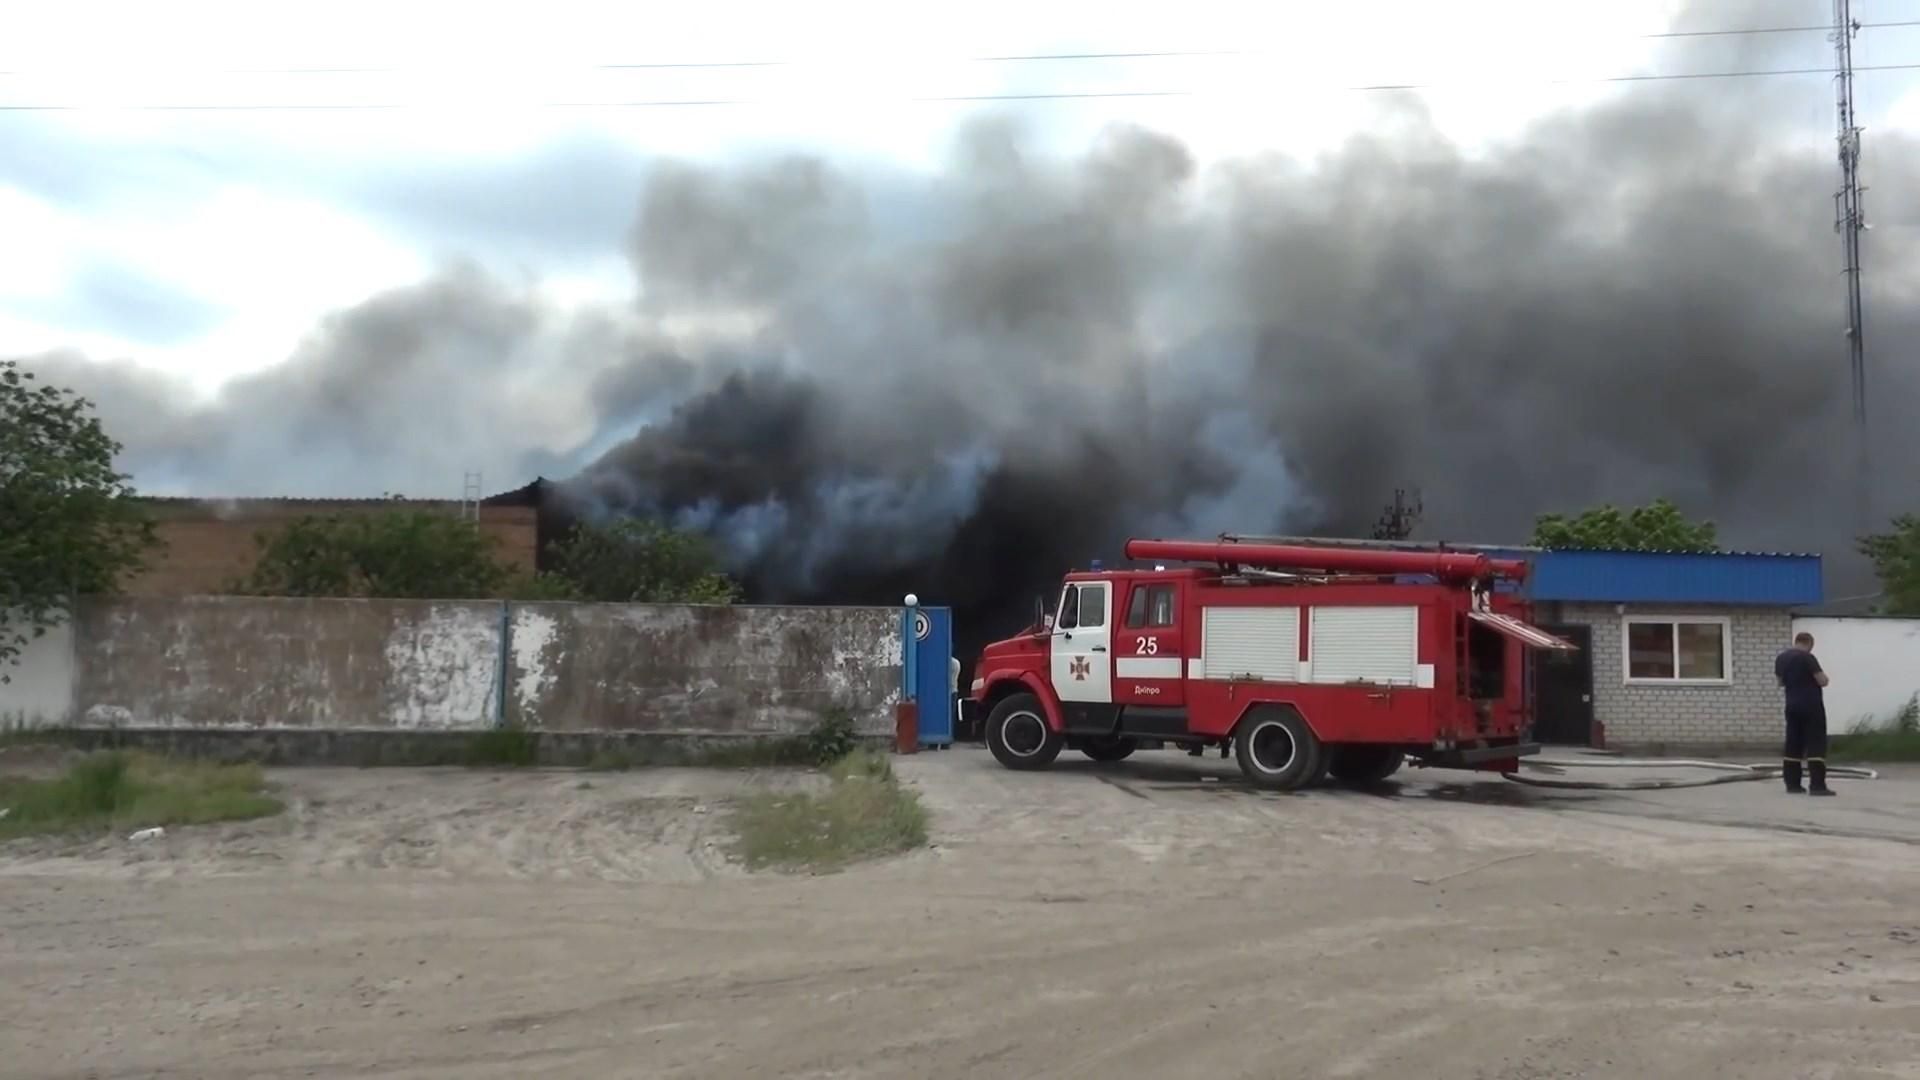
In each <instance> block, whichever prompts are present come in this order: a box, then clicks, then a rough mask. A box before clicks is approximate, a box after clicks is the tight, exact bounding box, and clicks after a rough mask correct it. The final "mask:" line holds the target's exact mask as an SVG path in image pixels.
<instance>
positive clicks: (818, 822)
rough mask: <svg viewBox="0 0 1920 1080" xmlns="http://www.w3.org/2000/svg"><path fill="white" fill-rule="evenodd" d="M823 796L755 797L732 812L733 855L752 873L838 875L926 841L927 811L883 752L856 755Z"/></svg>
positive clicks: (831, 770)
mask: <svg viewBox="0 0 1920 1080" xmlns="http://www.w3.org/2000/svg"><path fill="white" fill-rule="evenodd" d="M827 777H828V787H827V790H826V791H824V792H821V793H818V794H812V793H799V794H792V795H771V794H770V795H755V796H752V797H750V798H748V799H746V800H743V801H742V802H741V803H740V804H739V805H738V807H737V808H736V809H735V811H734V818H733V825H734V829H735V831H736V832H737V833H738V834H739V840H738V842H737V843H736V845H735V851H736V853H737V854H738V855H739V856H740V858H741V859H742V860H743V861H744V862H745V863H746V864H747V866H748V867H750V868H752V869H762V868H766V867H774V868H777V869H782V870H815V871H820V870H836V869H839V868H840V867H843V866H846V865H848V864H849V863H853V862H857V861H859V860H861V859H872V858H878V857H880V856H883V855H892V854H896V853H898V852H902V851H909V850H911V849H913V848H917V847H920V846H922V845H924V844H925V843H926V842H927V811H926V808H924V807H922V806H921V805H920V798H919V796H917V795H915V794H914V793H913V792H911V791H909V790H907V789H906V788H904V787H902V786H901V785H900V781H899V779H898V778H897V777H895V776H894V775H893V766H892V765H891V764H890V763H889V762H888V761H887V758H886V756H885V755H884V754H881V753H877V752H875V751H872V750H855V751H854V752H852V753H850V754H848V755H846V756H845V757H842V758H841V759H840V760H838V761H836V762H834V763H833V764H832V765H829V766H828V767H827Z"/></svg>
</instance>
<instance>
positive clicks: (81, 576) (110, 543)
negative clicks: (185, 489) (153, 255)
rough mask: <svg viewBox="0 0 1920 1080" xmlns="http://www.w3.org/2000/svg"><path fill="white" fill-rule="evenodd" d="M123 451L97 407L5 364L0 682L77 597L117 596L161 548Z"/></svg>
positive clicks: (0, 415)
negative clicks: (119, 467) (117, 463)
mask: <svg viewBox="0 0 1920 1080" xmlns="http://www.w3.org/2000/svg"><path fill="white" fill-rule="evenodd" d="M120 449H121V448H120V444H119V443H117V442H114V441H113V440H112V439H110V438H108V437H107V434H106V432H105V431H104V430H103V429H102V428H101V426H100V421H99V419H98V418H96V417H95V416H94V415H93V403H92V402H90V401H88V400H87V399H86V398H83V397H81V396H79V395H78V394H75V393H74V392H73V391H71V390H67V389H64V388H62V387H56V386H48V385H45V384H43V383H39V382H38V381H37V380H36V379H35V378H34V376H33V374H32V373H31V372H28V371H25V370H22V369H21V367H20V365H19V362H18V361H14V360H5V361H0V682H6V681H8V676H7V675H6V673H5V671H4V669H5V668H6V667H8V666H10V665H12V664H14V663H17V662H18V661H19V659H20V653H21V651H22V650H23V649H25V648H26V645H27V643H28V642H30V641H32V640H33V639H34V638H37V637H41V636H43V635H45V634H46V632H47V631H48V630H50V629H52V628H54V627H56V626H58V625H60V623H61V622H62V621H63V620H65V619H66V618H67V617H68V616H69V615H71V613H72V612H71V607H70V605H71V604H72V602H73V597H74V596H76V595H84V594H87V593H108V592H112V591H113V590H114V589H115V588H116V587H117V586H118V585H119V583H120V581H121V579H122V578H123V577H124V576H125V575H126V574H128V573H129V572H131V571H134V570H137V569H139V567H140V565H141V564H142V562H143V561H144V560H145V557H146V552H147V549H148V548H149V547H151V546H152V545H153V544H154V543H155V539H154V532H153V522H152V521H151V520H149V519H148V518H147V516H146V513H145V511H144V510H143V508H142V507H141V506H140V504H139V502H138V501H136V500H135V498H134V494H133V489H132V488H131V487H129V486H128V484H127V477H126V476H124V475H122V474H120V473H118V472H115V471H114V468H113V459H114V457H115V455H117V454H119V453H120Z"/></svg>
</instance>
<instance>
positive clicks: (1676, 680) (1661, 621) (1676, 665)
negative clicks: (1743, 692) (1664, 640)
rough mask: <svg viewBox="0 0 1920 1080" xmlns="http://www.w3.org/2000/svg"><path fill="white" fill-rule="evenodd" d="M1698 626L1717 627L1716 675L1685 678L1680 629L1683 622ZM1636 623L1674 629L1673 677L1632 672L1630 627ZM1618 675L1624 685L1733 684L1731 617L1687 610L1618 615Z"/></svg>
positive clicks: (1631, 634)
mask: <svg viewBox="0 0 1920 1080" xmlns="http://www.w3.org/2000/svg"><path fill="white" fill-rule="evenodd" d="M1688 623H1690V624H1694V625H1700V626H1718V627H1719V628H1720V660H1721V665H1720V671H1721V675H1720V677H1719V678H1717V679H1687V678H1681V677H1680V630H1679V627H1680V626H1681V625H1682V624H1688ZM1638 624H1651V625H1654V626H1672V627H1674V631H1673V671H1674V675H1673V678H1670V679H1668V678H1658V677H1650V676H1642V675H1635V674H1634V673H1633V628H1634V626H1635V625H1638ZM1620 679H1621V682H1622V684H1623V685H1626V686H1679V687H1686V686H1732V685H1733V618H1732V617H1731V616H1728V615H1687V614H1674V615H1663V614H1641V615H1631V614H1629V615H1622V616H1621V617H1620Z"/></svg>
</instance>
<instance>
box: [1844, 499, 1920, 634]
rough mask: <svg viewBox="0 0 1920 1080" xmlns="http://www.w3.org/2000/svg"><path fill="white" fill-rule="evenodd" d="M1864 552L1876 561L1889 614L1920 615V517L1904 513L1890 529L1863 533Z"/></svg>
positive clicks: (1882, 607)
mask: <svg viewBox="0 0 1920 1080" xmlns="http://www.w3.org/2000/svg"><path fill="white" fill-rule="evenodd" d="M1859 550H1860V553H1861V554H1862V555H1865V556H1866V557H1867V558H1869V559H1871V560H1873V570H1874V573H1876V574H1878V575H1880V589H1881V592H1882V593H1883V594H1884V595H1883V596H1882V598H1881V601H1880V610H1881V611H1883V612H1885V613H1886V614H1888V615H1920V516H1916V515H1913V514H1902V515H1900V516H1899V517H1897V518H1894V519H1893V528H1892V529H1891V530H1889V531H1887V532H1883V533H1874V534H1872V535H1869V536H1863V537H1861V538H1860V540H1859Z"/></svg>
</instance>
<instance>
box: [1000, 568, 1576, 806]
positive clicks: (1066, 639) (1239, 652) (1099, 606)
mask: <svg viewBox="0 0 1920 1080" xmlns="http://www.w3.org/2000/svg"><path fill="white" fill-rule="evenodd" d="M1126 555H1127V558H1128V559H1130V560H1134V561H1144V562H1151V563H1155V564H1156V565H1155V566H1154V568H1153V569H1150V570H1099V569H1095V570H1091V571H1082V572H1075V573H1071V574H1068V575H1067V577H1066V580H1065V582H1064V583H1063V584H1062V586H1061V591H1060V598H1059V602H1058V604H1057V605H1056V606H1055V608H1054V613H1053V614H1052V615H1046V614H1044V613H1041V614H1038V615H1037V616H1036V619H1035V623H1034V625H1033V626H1031V627H1029V628H1028V629H1027V630H1026V631H1024V632H1022V633H1021V634H1019V635H1017V636H1015V637H1012V638H1008V639H1006V640H1004V641H998V642H994V643H993V644H991V645H988V646H987V647H986V649H985V650H984V651H983V652H982V654H981V657H980V662H979V664H978V665H977V666H976V667H975V669H974V674H975V678H974V680H973V685H972V687H971V693H970V697H971V699H972V702H973V704H974V705H975V707H976V709H977V711H978V712H979V714H981V715H984V716H986V717H987V720H986V724H985V736H986V741H987V745H988V747H989V748H990V749H991V750H992V751H993V755H994V757H995V758H997V759H999V761H1000V763H1001V764H1002V765H1005V766H1006V767H1007V768H1010V769H1042V768H1046V767H1047V766H1048V765H1050V764H1052V762H1053V760H1054V759H1055V758H1056V757H1058V756H1059V754H1060V751H1061V750H1063V749H1072V750H1078V751H1079V752H1081V753H1084V754H1086V755H1087V756H1088V757H1090V758H1093V759H1094V760H1096V761H1118V760H1120V759H1121V758H1124V757H1126V756H1128V755H1129V754H1132V753H1133V752H1134V751H1135V750H1136V749H1139V748H1142V747H1150V748H1159V747H1162V746H1165V745H1168V744H1172V745H1179V746H1184V747H1186V748H1187V749H1188V751H1189V752H1190V753H1192V754H1195V755H1198V754H1202V753H1204V752H1205V751H1206V749H1207V748H1208V747H1218V748H1219V750H1220V754H1221V756H1222V757H1225V756H1226V754H1227V752H1228V748H1229V747H1231V748H1232V749H1233V751H1234V753H1235V755H1236V756H1237V757H1238V759H1239V764H1240V770H1241V772H1242V773H1244V774H1245V775H1246V777H1247V779H1248V780H1249V781H1250V782H1252V783H1253V784H1255V785H1257V786H1259V787H1263V788H1269V789H1275V790H1292V789H1296V788H1301V787H1305V786H1307V785H1309V784H1312V783H1315V782H1317V781H1319V780H1320V779H1322V778H1323V777H1324V776H1326V775H1327V774H1329V773H1331V774H1332V775H1333V776H1334V777H1335V778H1337V779H1340V780H1344V781H1348V782H1353V783H1367V782H1373V781H1378V780H1381V779H1384V778H1385V777H1387V776H1388V775H1390V774H1392V773H1393V772H1394V771H1395V770H1397V769H1398V768H1399V767H1400V765H1401V763H1402V762H1403V761H1404V760H1406V759H1407V758H1408V757H1411V758H1412V759H1413V760H1414V762H1415V763H1416V764H1420V765H1430V766H1447V767H1454V768H1468V769H1483V770H1495V771H1502V772H1506V771H1511V770H1513V769H1516V768H1518V767H1519V759H1520V758H1521V757H1522V756H1525V755H1528V754H1534V753H1538V752H1539V746H1538V745H1537V744H1534V743H1532V742H1530V741H1529V739H1530V734H1531V726H1532V722H1531V715H1530V708H1529V703H1528V693H1527V688H1528V679H1527V677H1526V671H1527V664H1526V652H1525V650H1528V649H1549V650H1551V649H1572V648H1574V646H1573V645H1571V644H1570V643H1568V642H1566V641H1563V640H1561V639H1560V638H1557V637H1555V636H1553V635H1552V634H1549V633H1547V632H1546V631H1544V630H1541V629H1540V628H1538V627H1535V626H1533V625H1530V624H1529V623H1528V622H1527V616H1528V610H1527V604H1526V602H1525V600H1524V599H1523V598H1522V597H1520V596H1519V595H1517V594H1516V593H1515V592H1513V591H1502V590H1501V589H1499V588H1497V587H1496V586H1497V583H1498V582H1501V581H1512V582H1517V581H1519V580H1521V579H1523V578H1524V577H1525V575H1526V570H1527V567H1526V564H1525V563H1524V562H1520V561H1514V560H1504V559H1494V558H1490V557H1488V556H1487V555H1485V554H1484V553H1480V552H1474V551H1459V550H1446V549H1418V550H1407V549H1404V548H1403V549H1398V550H1393V549H1374V548H1366V547H1353V546H1344V545H1337V544H1328V545H1324V546H1323V545H1318V544H1281V543H1262V542H1254V541H1246V540H1240V539H1236V538H1222V539H1221V540H1218V541H1168V540H1131V541H1128V543H1127V546H1126ZM1170 563H1189V564H1199V565H1189V566H1185V567H1175V568H1169V567H1168V566H1167V564H1170Z"/></svg>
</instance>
